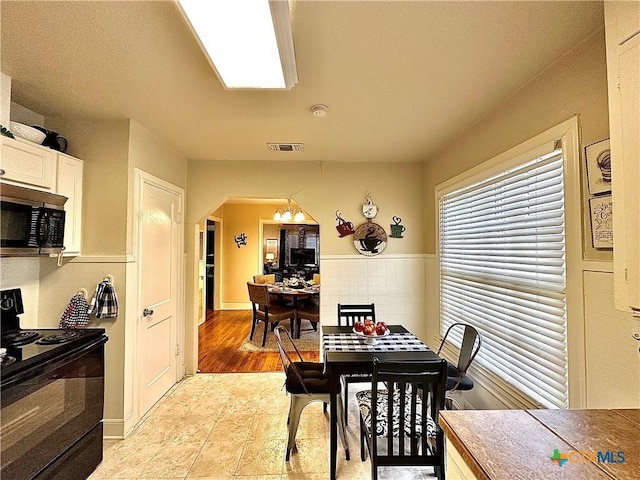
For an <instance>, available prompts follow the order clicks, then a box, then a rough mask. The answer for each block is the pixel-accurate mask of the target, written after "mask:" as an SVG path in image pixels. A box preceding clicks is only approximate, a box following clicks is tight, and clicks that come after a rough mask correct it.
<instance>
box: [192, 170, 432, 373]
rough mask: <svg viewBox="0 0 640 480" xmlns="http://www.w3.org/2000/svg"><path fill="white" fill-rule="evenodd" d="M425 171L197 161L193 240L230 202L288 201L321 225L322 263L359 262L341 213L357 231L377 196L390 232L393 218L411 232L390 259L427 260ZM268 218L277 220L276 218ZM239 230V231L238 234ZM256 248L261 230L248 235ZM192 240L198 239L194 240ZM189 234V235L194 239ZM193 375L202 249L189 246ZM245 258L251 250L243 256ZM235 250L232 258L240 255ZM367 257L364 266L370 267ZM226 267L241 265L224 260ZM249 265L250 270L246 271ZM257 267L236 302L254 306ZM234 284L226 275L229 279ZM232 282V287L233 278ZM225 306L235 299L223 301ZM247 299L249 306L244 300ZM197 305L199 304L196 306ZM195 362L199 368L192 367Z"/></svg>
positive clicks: (237, 279)
mask: <svg viewBox="0 0 640 480" xmlns="http://www.w3.org/2000/svg"><path fill="white" fill-rule="evenodd" d="M422 179H423V165H422V164H419V163H388V164H387V163H355V162H339V163H329V164H325V163H320V162H257V161H255V162H241V163H237V162H228V161H201V160H190V161H189V167H188V182H187V189H188V192H189V195H188V197H187V215H186V217H187V220H186V223H187V225H186V230H187V232H193V227H190V225H191V226H193V225H195V224H196V223H198V222H199V221H200V220H201V219H202V218H203V217H205V216H208V215H209V214H210V213H211V212H212V211H213V210H215V209H217V208H219V206H220V205H222V204H223V203H225V201H226V200H227V199H228V198H242V197H248V198H287V197H289V196H292V197H293V200H294V201H295V202H296V203H297V204H298V205H300V206H301V207H302V208H303V209H304V210H305V211H307V212H308V213H309V214H310V215H311V216H312V217H313V218H314V219H315V220H316V221H317V222H318V224H319V225H320V249H321V255H322V256H326V255H354V254H355V255H357V252H356V250H355V248H354V246H353V241H352V239H351V237H345V238H339V237H338V233H337V232H336V230H335V225H336V219H335V216H336V215H335V214H336V210H340V211H341V212H342V214H343V217H344V218H345V219H347V220H350V221H352V222H353V223H354V224H355V225H356V226H357V225H359V224H360V223H363V222H364V221H365V218H364V216H363V215H362V204H363V203H364V202H365V195H366V193H367V192H371V197H372V200H373V202H374V203H375V204H377V205H378V207H379V213H378V216H377V217H376V219H375V221H376V223H379V224H380V225H382V226H383V227H384V228H385V230H387V231H388V230H389V225H390V224H391V223H392V220H391V218H392V217H393V216H399V217H401V218H402V222H403V224H404V225H405V226H406V227H407V231H406V232H405V234H404V237H405V238H403V239H390V240H389V242H388V244H387V248H386V250H385V254H421V253H423V252H424V245H425V244H424V231H425V228H424V214H423V211H424V201H425V199H424V184H423V180H422ZM232 217H233V216H232V215H229V213H228V212H227V211H225V212H224V228H223V236H224V238H223V243H224V242H228V241H230V239H231V241H232V237H233V235H235V234H237V233H240V230H238V226H237V225H234V223H233V222H234V220H233V218H232ZM268 218H273V210H271V211H270V212H269V216H268ZM236 230H238V231H236ZM245 233H247V235H248V236H249V242H251V241H252V238H253V237H255V238H257V237H256V235H257V233H258V230H257V225H256V229H255V230H253V231H249V230H248V229H247V231H246V232H245ZM191 234H192V233H191ZM191 234H190V233H188V235H191ZM185 243H186V245H187V247H188V252H187V273H186V275H187V277H186V278H187V291H186V299H187V307H186V310H187V312H186V315H187V316H188V318H187V323H186V336H187V342H186V343H187V345H186V348H187V350H186V352H185V353H186V358H187V371H195V368H196V365H195V362H196V354H197V334H196V331H195V323H196V320H194V318H196V319H197V315H196V312H197V298H196V296H195V295H194V292H196V291H197V290H196V288H197V284H196V281H195V280H194V278H195V275H194V272H195V270H194V267H195V265H194V258H195V257H194V250H193V245H194V242H193V241H190V240H189V239H187V241H186V242H185ZM233 248H235V249H236V251H238V255H244V252H243V251H244V250H245V248H244V247H243V248H241V249H238V248H237V247H235V246H234V247H233ZM233 248H232V249H231V250H233ZM367 260H368V259H367V258H365V257H361V258H358V259H357V261H367ZM223 262H224V264H225V265H233V262H232V261H229V260H228V259H226V258H224V259H223ZM243 264H244V263H242V265H243ZM248 265H250V267H248V268H246V269H245V267H240V268H241V269H240V270H238V271H233V272H230V275H232V276H233V278H234V283H236V284H238V285H240V284H242V285H244V289H243V290H242V292H240V290H239V291H238V296H234V297H233V298H234V299H236V300H239V301H243V302H246V292H245V290H246V278H250V276H251V275H254V274H255V270H256V268H257V265H258V259H257V257H255V258H253V259H252V260H249V261H248ZM225 277H226V275H225ZM225 282H227V279H226V278H225ZM223 295H224V298H229V297H227V294H226V293H223ZM243 297H244V298H243ZM189 302H191V304H190V303H189ZM189 358H190V359H191V364H189Z"/></svg>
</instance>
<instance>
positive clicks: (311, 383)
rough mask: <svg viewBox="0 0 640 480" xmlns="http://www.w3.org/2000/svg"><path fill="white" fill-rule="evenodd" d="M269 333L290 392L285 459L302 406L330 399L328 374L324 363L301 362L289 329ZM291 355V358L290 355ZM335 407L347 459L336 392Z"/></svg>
mask: <svg viewBox="0 0 640 480" xmlns="http://www.w3.org/2000/svg"><path fill="white" fill-rule="evenodd" d="M273 333H274V334H275V336H276V343H277V345H278V352H280V360H281V361H282V367H283V368H284V373H285V377H286V379H285V388H286V390H287V393H288V394H289V395H291V403H290V404H289V416H288V418H287V425H288V426H289V429H288V435H287V451H286V454H285V460H286V461H287V462H288V461H289V459H290V457H291V450H293V449H295V444H296V433H297V432H298V425H299V424H300V415H301V414H302V411H303V410H304V408H305V407H306V406H307V405H309V404H310V403H313V402H323V403H324V404H325V405H328V404H329V402H330V401H331V396H330V395H329V378H328V376H327V375H326V373H325V372H324V364H323V363H316V362H305V361H304V359H303V358H302V355H301V354H300V351H299V350H298V347H296V345H295V343H293V340H292V338H291V334H290V333H289V331H288V330H287V329H286V328H284V327H282V326H278V327H276V328H275V330H274V331H273ZM291 355H294V358H291ZM337 402H338V404H337V407H338V408H337V411H338V434H339V435H340V440H341V441H342V446H343V447H344V451H345V455H346V459H347V460H349V445H348V444H347V437H346V435H345V430H344V418H343V415H342V413H343V412H342V400H341V399H340V393H338V397H337Z"/></svg>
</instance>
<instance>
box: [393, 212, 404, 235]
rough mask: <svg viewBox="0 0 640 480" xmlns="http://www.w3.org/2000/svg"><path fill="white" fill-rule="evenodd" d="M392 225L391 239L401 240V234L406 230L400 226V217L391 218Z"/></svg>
mask: <svg viewBox="0 0 640 480" xmlns="http://www.w3.org/2000/svg"><path fill="white" fill-rule="evenodd" d="M391 219H392V220H393V225H391V238H403V237H402V234H403V233H404V231H405V230H406V229H407V227H405V226H404V225H401V222H402V219H401V218H400V217H395V216H394V217H391Z"/></svg>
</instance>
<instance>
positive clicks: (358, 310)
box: [338, 303, 376, 424]
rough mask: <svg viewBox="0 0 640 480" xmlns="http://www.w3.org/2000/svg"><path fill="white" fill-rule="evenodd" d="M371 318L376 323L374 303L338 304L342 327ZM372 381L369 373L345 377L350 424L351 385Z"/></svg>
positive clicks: (345, 412) (346, 412) (347, 413)
mask: <svg viewBox="0 0 640 480" xmlns="http://www.w3.org/2000/svg"><path fill="white" fill-rule="evenodd" d="M367 318H370V319H371V320H373V321H374V322H375V321H376V306H375V304H373V303H367V304H349V305H347V304H342V303H339V304H338V325H339V326H341V327H353V324H354V323H355V322H357V321H360V322H364V321H365V320H366V319H367ZM370 380H371V375H369V374H368V373H354V374H351V375H343V376H342V382H343V383H344V421H345V423H347V424H348V423H349V384H350V383H362V382H368V381H370Z"/></svg>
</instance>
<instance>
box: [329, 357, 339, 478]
mask: <svg viewBox="0 0 640 480" xmlns="http://www.w3.org/2000/svg"><path fill="white" fill-rule="evenodd" d="M328 376H329V395H330V397H329V399H330V407H329V412H330V413H329V425H330V431H331V433H330V435H329V449H330V450H331V453H330V455H329V456H330V461H329V478H330V479H331V480H335V478H336V466H337V456H338V385H339V382H340V376H339V375H336V374H334V373H332V372H331V369H329V371H328Z"/></svg>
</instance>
